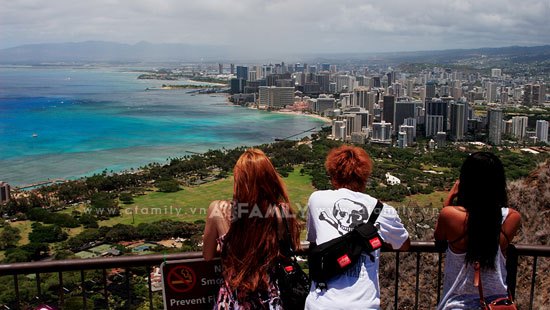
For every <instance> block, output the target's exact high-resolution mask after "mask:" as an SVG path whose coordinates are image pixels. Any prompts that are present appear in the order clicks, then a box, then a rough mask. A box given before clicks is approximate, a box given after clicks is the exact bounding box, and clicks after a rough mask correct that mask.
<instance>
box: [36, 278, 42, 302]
mask: <svg viewBox="0 0 550 310" xmlns="http://www.w3.org/2000/svg"><path fill="white" fill-rule="evenodd" d="M40 282H41V280H40V273H38V272H37V273H36V296H37V297H38V299H39V300H42V288H41V287H40Z"/></svg>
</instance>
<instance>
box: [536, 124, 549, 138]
mask: <svg viewBox="0 0 550 310" xmlns="http://www.w3.org/2000/svg"><path fill="white" fill-rule="evenodd" d="M535 131H536V133H537V141H539V142H544V143H548V121H545V120H538V121H537V127H536V130H535Z"/></svg>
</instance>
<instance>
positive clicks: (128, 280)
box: [124, 268, 132, 309]
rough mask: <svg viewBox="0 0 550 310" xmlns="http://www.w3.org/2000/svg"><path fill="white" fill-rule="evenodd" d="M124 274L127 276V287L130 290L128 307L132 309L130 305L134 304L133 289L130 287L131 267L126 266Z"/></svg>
mask: <svg viewBox="0 0 550 310" xmlns="http://www.w3.org/2000/svg"><path fill="white" fill-rule="evenodd" d="M124 275H125V278H126V289H127V290H128V303H127V304H126V308H128V309H130V306H131V305H132V290H131V288H130V268H126V270H125V271H124Z"/></svg>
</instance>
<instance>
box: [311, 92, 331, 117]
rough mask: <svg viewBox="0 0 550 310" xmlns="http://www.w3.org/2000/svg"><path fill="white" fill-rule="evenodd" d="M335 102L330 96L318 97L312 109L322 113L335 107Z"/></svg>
mask: <svg viewBox="0 0 550 310" xmlns="http://www.w3.org/2000/svg"><path fill="white" fill-rule="evenodd" d="M335 103H336V102H335V100H334V98H330V97H326V96H324V97H319V98H317V103H316V106H315V109H314V111H315V112H317V113H319V114H323V113H325V111H326V110H333V109H334V108H335Z"/></svg>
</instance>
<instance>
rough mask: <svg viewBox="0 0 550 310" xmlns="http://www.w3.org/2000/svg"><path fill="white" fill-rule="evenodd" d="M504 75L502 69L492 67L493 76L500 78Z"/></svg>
mask: <svg viewBox="0 0 550 310" xmlns="http://www.w3.org/2000/svg"><path fill="white" fill-rule="evenodd" d="M501 76H502V69H491V77H496V78H499V77H501Z"/></svg>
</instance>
